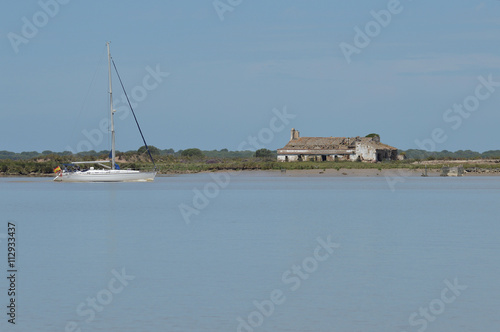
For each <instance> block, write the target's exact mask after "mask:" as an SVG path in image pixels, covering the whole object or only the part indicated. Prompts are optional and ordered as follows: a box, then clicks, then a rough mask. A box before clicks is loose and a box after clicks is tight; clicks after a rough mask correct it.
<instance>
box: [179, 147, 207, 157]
mask: <svg viewBox="0 0 500 332" xmlns="http://www.w3.org/2000/svg"><path fill="white" fill-rule="evenodd" d="M181 156H183V157H196V158H202V157H203V152H201V150H200V149H196V148H192V149H187V150H184V151H182V152H181Z"/></svg>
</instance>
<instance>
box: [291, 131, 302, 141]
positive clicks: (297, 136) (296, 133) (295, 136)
mask: <svg viewBox="0 0 500 332" xmlns="http://www.w3.org/2000/svg"><path fill="white" fill-rule="evenodd" d="M299 137H300V133H299V131H298V130H295V128H292V132H291V133H290V141H293V140H294V139H297V138H299Z"/></svg>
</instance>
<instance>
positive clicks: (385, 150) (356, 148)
mask: <svg viewBox="0 0 500 332" xmlns="http://www.w3.org/2000/svg"><path fill="white" fill-rule="evenodd" d="M397 159H398V149H396V148H394V147H392V146H389V145H386V144H382V143H380V137H379V136H374V137H359V136H358V137H300V133H299V131H297V130H295V128H292V132H291V137H290V142H288V144H287V145H285V146H284V147H283V148H282V149H278V161H283V162H286V161H308V160H314V161H336V160H351V161H356V160H358V161H365V162H377V161H384V160H397Z"/></svg>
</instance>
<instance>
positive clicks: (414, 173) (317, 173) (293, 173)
mask: <svg viewBox="0 0 500 332" xmlns="http://www.w3.org/2000/svg"><path fill="white" fill-rule="evenodd" d="M207 173H208V174H209V173H244V174H247V175H258V173H260V174H262V175H264V176H286V177H398V176H399V177H420V176H423V173H424V169H407V168H390V169H382V170H379V169H375V168H363V169H356V168H340V169H338V170H337V169H335V168H327V169H292V170H289V169H287V170H259V169H256V170H216V171H200V172H178V171H177V172H165V173H158V174H157V177H169V176H176V175H195V174H207ZM440 176H441V170H440V169H428V170H427V177H440ZM468 176H500V172H499V171H490V170H488V169H483V170H482V171H480V172H466V173H465V174H464V175H463V177H468ZM0 177H2V178H36V177H40V178H53V177H54V175H52V174H29V175H20V174H19V175H5V174H0Z"/></svg>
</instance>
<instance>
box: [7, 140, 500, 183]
mask: <svg viewBox="0 0 500 332" xmlns="http://www.w3.org/2000/svg"><path fill="white" fill-rule="evenodd" d="M150 150H151V152H152V154H154V155H155V161H156V165H157V168H158V170H159V172H160V173H196V172H204V171H221V170H229V171H230V170H280V169H287V170H300V169H319V170H325V169H336V170H340V169H378V170H382V169H423V168H424V167H426V166H427V168H428V169H439V168H441V167H442V166H443V165H449V162H450V161H451V160H454V159H460V160H470V161H475V162H474V163H467V162H464V163H462V164H463V166H464V167H465V168H472V167H479V168H486V169H491V168H496V169H498V168H500V151H498V150H495V151H486V152H484V153H478V152H474V151H470V150H466V151H462V150H460V151H456V152H450V151H441V152H427V151H422V150H407V151H400V154H405V155H406V158H407V159H405V160H398V161H391V162H381V163H364V162H351V161H340V160H338V159H337V160H336V161H301V162H291V163H282V162H278V161H276V151H271V150H268V149H260V150H257V151H255V152H253V151H229V150H228V149H222V150H212V151H202V150H200V149H197V148H192V149H186V150H180V151H177V152H176V151H174V150H173V149H167V150H160V149H158V148H156V147H154V146H150ZM145 151H146V150H145V147H141V148H140V149H138V150H136V151H127V152H120V151H117V152H116V158H117V162H118V163H119V164H120V167H121V168H122V169H126V168H131V169H143V170H148V169H151V167H152V165H151V162H150V160H149V156H148V155H147V153H145ZM108 155H109V151H100V152H96V151H87V152H82V153H78V154H76V155H73V154H71V152H67V151H65V152H61V153H56V152H53V151H48V150H47V151H43V152H42V153H38V152H35V151H32V152H22V153H14V152H8V151H0V174H2V175H23V176H24V175H53V169H54V168H55V167H57V166H61V167H62V164H65V163H70V162H72V161H83V160H86V161H88V160H106V159H108ZM482 158H489V159H499V160H498V163H481V159H482ZM431 160H435V162H433V163H432V164H429V161H431ZM422 161H427V164H424V163H422ZM89 166H91V165H89Z"/></svg>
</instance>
